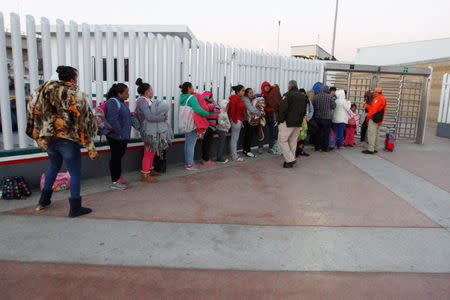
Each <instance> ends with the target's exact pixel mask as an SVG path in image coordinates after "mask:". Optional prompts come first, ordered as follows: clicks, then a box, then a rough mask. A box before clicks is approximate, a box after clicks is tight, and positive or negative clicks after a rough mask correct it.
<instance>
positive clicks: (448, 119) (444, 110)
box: [438, 73, 450, 124]
mask: <svg viewBox="0 0 450 300" xmlns="http://www.w3.org/2000/svg"><path fill="white" fill-rule="evenodd" d="M438 123H444V124H450V74H448V73H445V74H444V77H443V79H442V90H441V102H440V104H439V115H438Z"/></svg>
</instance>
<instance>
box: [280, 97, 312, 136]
mask: <svg viewBox="0 0 450 300" xmlns="http://www.w3.org/2000/svg"><path fill="white" fill-rule="evenodd" d="M307 103H308V101H307V99H306V97H305V96H304V95H303V94H301V93H300V92H299V91H298V88H293V89H291V90H290V91H289V92H287V93H286V94H284V97H283V100H281V104H280V109H279V121H280V123H283V122H286V126H287V127H301V126H302V123H303V118H304V117H305V113H306V105H307Z"/></svg>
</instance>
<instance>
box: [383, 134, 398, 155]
mask: <svg viewBox="0 0 450 300" xmlns="http://www.w3.org/2000/svg"><path fill="white" fill-rule="evenodd" d="M394 148H395V137H394V135H393V134H392V133H386V138H385V139H384V151H390V152H393V151H394Z"/></svg>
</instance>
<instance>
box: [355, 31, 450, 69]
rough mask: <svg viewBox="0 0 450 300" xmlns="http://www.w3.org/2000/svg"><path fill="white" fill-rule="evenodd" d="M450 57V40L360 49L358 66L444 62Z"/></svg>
mask: <svg viewBox="0 0 450 300" xmlns="http://www.w3.org/2000/svg"><path fill="white" fill-rule="evenodd" d="M449 57H450V38H443V39H434V40H426V41H416V42H406V43H397V44H389V45H380V46H373V47H363V48H358V49H357V51H356V63H357V64H369V65H399V64H412V63H420V62H433V61H443V60H447V58H449Z"/></svg>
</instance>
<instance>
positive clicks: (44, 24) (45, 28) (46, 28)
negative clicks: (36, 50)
mask: <svg viewBox="0 0 450 300" xmlns="http://www.w3.org/2000/svg"><path fill="white" fill-rule="evenodd" d="M41 31H42V61H43V66H44V80H45V81H47V80H50V78H51V77H52V73H53V70H52V50H51V45H50V23H49V22H48V19H46V18H41Z"/></svg>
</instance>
